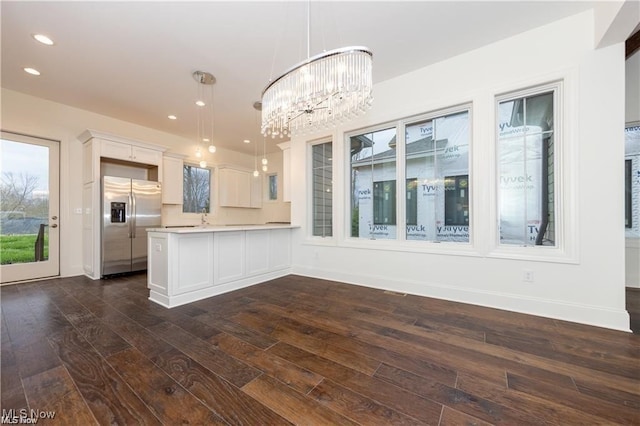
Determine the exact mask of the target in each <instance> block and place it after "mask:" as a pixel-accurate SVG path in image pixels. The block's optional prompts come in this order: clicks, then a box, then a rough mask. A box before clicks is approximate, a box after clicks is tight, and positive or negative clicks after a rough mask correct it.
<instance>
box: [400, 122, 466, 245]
mask: <svg viewBox="0 0 640 426" xmlns="http://www.w3.org/2000/svg"><path fill="white" fill-rule="evenodd" d="M469 116H470V113H469V111H468V110H465V111H459V112H453V113H451V114H445V115H439V116H435V117H433V118H428V119H421V120H419V121H414V122H410V123H409V124H407V125H406V127H405V174H406V178H407V199H406V220H407V230H406V238H407V240H418V241H448V242H469V189H470V188H469V141H470V130H469V121H470V120H469ZM410 184H411V185H412V186H413V187H415V190H414V191H413V192H410V191H409V185H410Z"/></svg>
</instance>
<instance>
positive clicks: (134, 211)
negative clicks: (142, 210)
mask: <svg viewBox="0 0 640 426" xmlns="http://www.w3.org/2000/svg"><path fill="white" fill-rule="evenodd" d="M131 201H132V203H131V229H132V231H131V237H132V238H136V226H138V223H137V222H138V220H137V217H136V215H137V214H138V211H137V210H138V209H137V207H136V194H134V193H131Z"/></svg>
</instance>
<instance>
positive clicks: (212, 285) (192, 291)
mask: <svg viewBox="0 0 640 426" xmlns="http://www.w3.org/2000/svg"><path fill="white" fill-rule="evenodd" d="M293 228H294V227H292V226H283V225H273V226H269V225H259V226H235V227H224V226H223V227H204V228H158V229H150V230H148V238H149V245H148V255H149V260H148V265H149V271H148V275H147V276H148V287H149V290H150V292H149V299H150V300H152V301H154V302H156V303H158V304H160V305H162V306H165V307H167V308H172V307H174V306H179V305H183V304H185V303H191V302H194V301H196V300H201V299H204V298H207V297H211V296H215V295H217V294H222V293H226V292H228V291H233V290H238V289H240V288H243V287H247V286H250V285H254V284H258V283H261V282H265V281H268V280H271V279H274V278H278V277H282V276H285V275H288V274H289V273H290V270H291V232H292V229H293Z"/></svg>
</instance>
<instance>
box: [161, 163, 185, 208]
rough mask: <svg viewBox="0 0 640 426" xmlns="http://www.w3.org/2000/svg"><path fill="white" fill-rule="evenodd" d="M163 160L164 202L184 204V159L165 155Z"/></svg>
mask: <svg viewBox="0 0 640 426" xmlns="http://www.w3.org/2000/svg"><path fill="white" fill-rule="evenodd" d="M162 161H163V166H164V167H163V169H162V204H182V200H183V197H182V195H183V194H182V191H183V167H184V162H183V159H182V158H178V157H173V156H168V155H165V156H164V158H163V159H162Z"/></svg>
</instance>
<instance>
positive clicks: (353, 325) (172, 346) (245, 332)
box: [0, 274, 640, 425]
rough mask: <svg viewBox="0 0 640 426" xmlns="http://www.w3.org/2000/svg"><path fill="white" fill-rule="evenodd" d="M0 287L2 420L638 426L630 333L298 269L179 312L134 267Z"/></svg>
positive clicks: (639, 380) (637, 355)
mask: <svg viewBox="0 0 640 426" xmlns="http://www.w3.org/2000/svg"><path fill="white" fill-rule="evenodd" d="M634 295H635V294H634ZM0 296H1V299H0V302H1V307H2V320H1V326H2V328H1V336H2V342H1V343H2V345H1V359H0V366H1V385H2V388H1V389H2V391H1V407H2V411H3V416H8V415H12V414H16V415H19V413H20V411H19V410H21V409H26V410H39V411H40V412H45V411H55V418H54V419H53V420H44V419H41V420H40V421H39V422H38V423H39V424H60V425H87V424H100V425H106V424H123V425H125V424H126V425H133V424H135V425H138V424H164V425H177V424H192V425H201V424H202V425H204V424H206V425H209V424H222V425H281V424H282V425H284V424H300V425H358V424H359V425H386V424H394V425H396V424H398V425H399V424H402V425H418V424H431V425H463V424H468V425H488V424H508V425H529V424H531V425H540V424H556V425H574V424H575V425H577V424H579V425H595V424H597V425H600V424H607V425H610V424H623V425H633V424H635V425H638V424H640V336H638V335H633V334H630V333H624V332H617V331H611V330H605V329H600V328H596V327H589V326H585V325H580V324H574V323H567V322H562V321H556V320H552V319H547V318H539V317H534V316H528V315H522V314H516V313H511V312H505V311H499V310H495V309H488V308H481V307H477V306H471V305H464V304H460V303H453V302H447V301H442V300H436V299H429V298H422V297H416V296H411V295H399V294H395V293H387V292H384V291H380V290H375V289H370V288H365V287H358V286H352V285H347V284H342V283H336V282H330V281H324V280H317V279H311V278H305V277H300V276H294V275H291V276H287V277H284V278H280V279H277V280H273V281H270V282H268V283H264V284H261V285H257V286H253V287H250V288H246V289H243V290H239V291H236V292H232V293H228V294H225V295H221V296H218V297H213V298H209V299H206V300H202V301H199V302H195V303H192V304H189V305H185V306H181V307H178V308H174V309H165V308H162V307H160V306H158V305H156V304H154V303H152V302H150V301H149V300H148V299H147V296H148V291H147V289H146V275H144V274H141V275H134V276H128V277H120V278H113V279H109V280H100V281H91V280H89V279H87V278H85V277H73V278H65V279H54V280H47V281H39V282H34V283H27V284H19V285H13V286H4V287H2V288H0ZM634 300H635V299H634ZM634 303H637V302H633V301H632V302H631V304H634ZM634 306H635V305H634ZM11 410H14V411H11ZM4 420H5V421H6V420H8V418H5V419H4Z"/></svg>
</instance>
